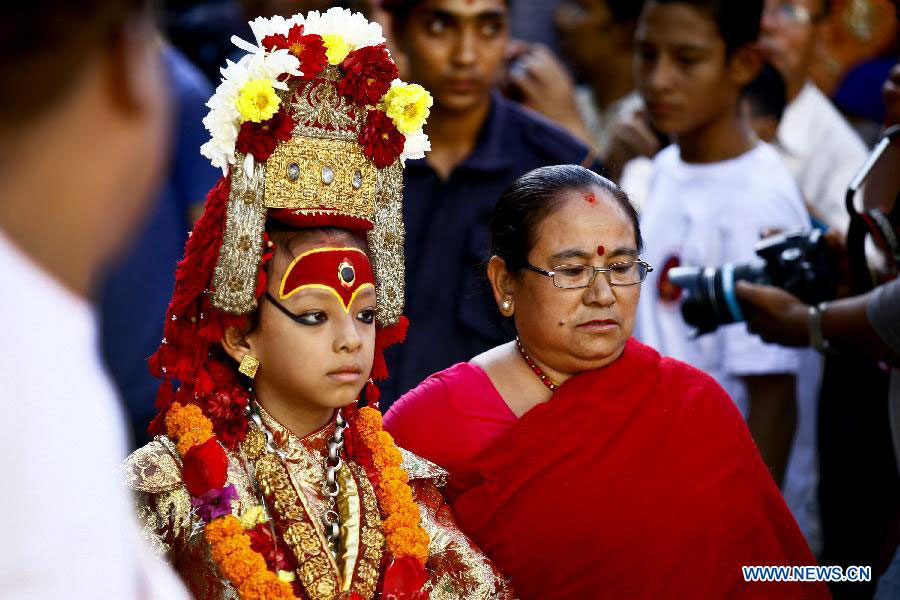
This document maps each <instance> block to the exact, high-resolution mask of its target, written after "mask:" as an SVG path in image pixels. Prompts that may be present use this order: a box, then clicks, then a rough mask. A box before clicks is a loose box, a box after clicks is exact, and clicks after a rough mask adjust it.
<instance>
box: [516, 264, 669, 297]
mask: <svg viewBox="0 0 900 600" xmlns="http://www.w3.org/2000/svg"><path fill="white" fill-rule="evenodd" d="M525 268H526V269H529V270H531V271H534V272H535V273H539V274H541V275H544V276H545V277H550V278H551V279H553V285H555V286H556V287H558V288H562V289H564V290H572V289H577V288H586V287H591V286H592V285H594V278H595V277H597V273H603V274H604V275H606V281H607V282H609V285H637V284H639V283H641V282H642V281H644V280H645V279H647V273H649V272H651V271H652V270H653V267H652V266H650V264H648V263H645V262H644V261H642V260H635V261H631V262H623V263H613V264H611V265H609V266H608V267H606V268H601V267H593V266H591V265H559V266H558V267H554V268H553V270H552V271H545V270H544V269H540V268H538V267H535V266H534V265H532V264H526V265H525Z"/></svg>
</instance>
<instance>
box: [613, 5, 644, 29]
mask: <svg viewBox="0 0 900 600" xmlns="http://www.w3.org/2000/svg"><path fill="white" fill-rule="evenodd" d="M606 6H607V8H609V14H610V15H611V16H612V18H613V21H615V22H616V23H619V24H623V23H633V22H634V21H637V20H638V17H640V16H641V10H642V9H643V8H644V0H606Z"/></svg>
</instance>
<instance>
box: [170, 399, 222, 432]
mask: <svg viewBox="0 0 900 600" xmlns="http://www.w3.org/2000/svg"><path fill="white" fill-rule="evenodd" d="M202 421H209V419H207V418H206V417H205V416H204V415H203V411H202V410H201V409H200V407H199V406H197V405H196V404H187V405H184V404H179V403H178V402H176V403H175V404H173V405H172V406H171V407H170V408H169V411H168V412H167V413H166V432H167V433H168V434H169V437H171V438H176V439H177V438H179V437H181V436H182V435H184V434H185V432H187V431H188V430H190V429H193V428H195V427H197V426H198V424H202ZM210 425H212V424H211V423H210Z"/></svg>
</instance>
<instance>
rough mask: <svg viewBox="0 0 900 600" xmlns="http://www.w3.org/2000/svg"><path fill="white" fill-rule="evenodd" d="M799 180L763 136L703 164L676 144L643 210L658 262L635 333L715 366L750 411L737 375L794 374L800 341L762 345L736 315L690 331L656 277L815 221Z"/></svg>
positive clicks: (745, 250) (743, 256)
mask: <svg viewBox="0 0 900 600" xmlns="http://www.w3.org/2000/svg"><path fill="white" fill-rule="evenodd" d="M809 227H810V221H809V217H808V216H807V213H806V210H805V209H804V207H803V202H802V200H801V199H800V194H799V193H798V191H797V186H796V184H795V183H794V181H793V180H792V179H791V176H790V174H789V173H788V172H787V170H786V169H785V167H784V165H783V164H782V163H781V160H780V159H779V157H778V154H776V153H775V151H774V150H773V149H772V148H771V147H770V146H768V145H767V144H763V143H760V144H758V145H757V146H756V147H755V148H754V149H752V150H750V151H749V152H746V153H744V154H742V155H741V156H739V157H737V158H734V159H731V160H726V161H721V162H716V163H706V164H689V163H685V162H684V161H682V160H681V157H680V155H679V149H678V146H677V145H672V146H670V147H669V148H666V149H665V150H663V151H662V152H660V153H659V154H658V155H657V157H656V159H655V160H654V172H653V178H652V180H651V184H650V197H649V201H648V204H647V207H646V208H645V210H644V213H643V215H642V218H641V231H642V233H643V236H644V240H645V250H644V254H643V256H644V259H645V260H647V262H649V263H650V264H652V265H653V266H654V267H655V270H654V271H653V272H652V273H651V274H650V276H649V277H648V278H647V281H646V282H645V283H644V286H643V291H642V294H641V301H640V305H639V307H638V317H637V335H638V337H639V339H641V340H642V341H643V342H644V343H646V344H649V345H650V346H653V347H654V348H656V349H657V350H659V351H660V353H662V354H663V355H667V356H671V357H673V358H677V359H679V360H682V361H684V362H686V363H689V364H691V365H693V366H695V367H697V368H699V369H701V370H703V371H706V372H707V373H709V374H710V375H712V376H713V377H714V378H715V379H716V380H717V381H718V382H719V383H720V384H721V385H722V387H724V388H725V390H726V391H727V392H728V393H729V395H731V398H732V399H733V400H734V402H735V403H736V404H737V405H738V407H739V408H740V409H741V411H742V412H744V414H746V409H747V402H746V392H745V390H744V386H743V384H742V383H741V382H740V381H739V380H738V378H739V377H742V376H746V375H759V374H766V373H796V372H797V370H798V367H799V363H800V360H799V358H798V355H797V352H796V351H795V350H788V349H785V348H782V347H780V346H775V345H771V344H764V343H763V342H762V340H760V338H759V337H758V336H755V335H751V334H750V333H748V332H747V328H746V325H744V324H742V323H737V324H733V325H726V326H723V327H719V328H718V329H717V330H716V331H715V332H714V333H710V334H707V335H704V336H701V337H699V338H697V339H692V331H693V329H692V328H691V327H690V326H689V325H687V324H686V323H685V322H684V319H683V318H682V316H681V300H682V299H683V295H681V296H679V297H678V298H671V299H669V300H664V299H663V297H666V294H665V293H663V294H662V296H663V297H661V295H660V279H661V277H664V275H665V274H666V273H665V272H666V271H667V267H671V266H678V265H680V266H699V267H704V266H711V267H718V266H721V265H723V264H725V263H728V262H735V263H746V262H749V261H751V260H753V259H754V258H755V257H756V254H755V252H754V247H755V246H756V244H757V242H759V239H760V232H761V231H762V230H763V229H766V228H778V229H784V230H793V229H801V228H802V229H809Z"/></svg>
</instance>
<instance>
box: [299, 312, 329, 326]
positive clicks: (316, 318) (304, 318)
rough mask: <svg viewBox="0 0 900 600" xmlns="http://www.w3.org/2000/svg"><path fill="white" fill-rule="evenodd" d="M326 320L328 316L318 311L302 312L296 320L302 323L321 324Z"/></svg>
mask: <svg viewBox="0 0 900 600" xmlns="http://www.w3.org/2000/svg"><path fill="white" fill-rule="evenodd" d="M327 320H328V316H327V315H326V314H325V313H324V312H322V311H320V310H317V311H312V312H308V313H303V314H302V315H300V316H298V317H297V322H298V323H301V324H303V325H310V326H312V325H321V324H322V323H324V322H325V321H327Z"/></svg>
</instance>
